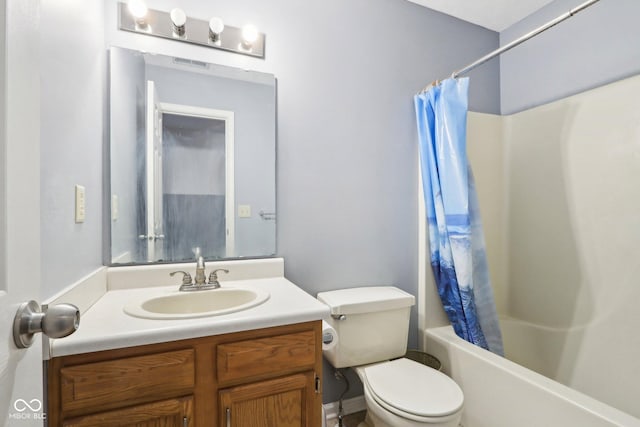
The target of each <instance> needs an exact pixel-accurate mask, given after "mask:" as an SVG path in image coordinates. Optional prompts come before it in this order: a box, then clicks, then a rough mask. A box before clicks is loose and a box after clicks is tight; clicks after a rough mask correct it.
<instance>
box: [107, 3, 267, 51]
mask: <svg viewBox="0 0 640 427" xmlns="http://www.w3.org/2000/svg"><path fill="white" fill-rule="evenodd" d="M118 15H119V17H120V21H119V28H120V29H121V30H123V31H130V32H133V33H137V34H144V35H147V36H154V37H161V38H164V39H169V40H175V41H180V42H186V43H192V44H196V45H200V46H207V47H211V48H213V49H221V50H226V51H228V52H234V53H239V54H242V55H248V56H253V57H256V58H264V51H265V35H264V33H258V36H257V38H256V40H255V41H254V42H253V43H251V45H247V43H246V42H244V43H243V39H242V29H241V28H237V27H232V26H230V25H226V24H225V25H224V30H223V31H222V33H220V35H219V37H218V39H217V40H216V41H215V42H214V41H212V40H211V38H210V37H209V21H208V20H207V21H205V20H202V19H195V18H189V17H187V22H186V23H185V25H184V34H183V35H177V34H176V33H175V31H174V27H173V22H172V21H171V17H170V15H169V12H163V11H161V10H154V9H149V10H148V11H147V15H146V17H145V18H144V25H140V24H138V23H136V19H135V18H134V17H133V16H132V15H131V13H130V12H129V10H128V8H127V5H126V4H125V3H118Z"/></svg>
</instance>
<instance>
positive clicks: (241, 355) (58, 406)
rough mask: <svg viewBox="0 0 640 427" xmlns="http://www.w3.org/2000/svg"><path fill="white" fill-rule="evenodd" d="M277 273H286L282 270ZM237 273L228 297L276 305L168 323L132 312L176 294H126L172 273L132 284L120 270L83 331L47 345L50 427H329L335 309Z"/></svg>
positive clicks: (159, 290) (168, 289)
mask: <svg viewBox="0 0 640 427" xmlns="http://www.w3.org/2000/svg"><path fill="white" fill-rule="evenodd" d="M236 262H237V261H236ZM268 262H269V263H271V264H273V263H276V268H275V269H276V270H281V268H280V266H279V265H277V263H281V260H270V261H268ZM227 264H229V263H227ZM231 265H232V267H229V269H230V271H231V273H230V275H229V276H231V279H232V280H229V281H223V282H222V289H224V288H226V289H234V288H235V289H238V288H243V289H248V288H255V289H259V290H260V292H266V293H268V294H269V298H268V299H267V300H266V301H265V302H263V303H261V304H260V305H258V306H254V307H250V308H248V309H245V310H242V311H237V312H232V313H228V314H224V315H219V316H205V317H197V316H196V317H194V318H180V319H161V320H158V319H150V318H143V317H135V316H131V315H130V314H127V313H126V312H125V310H124V309H123V307H124V306H126V305H127V304H131V302H132V301H137V300H144V299H149V298H156V297H157V295H159V294H163V295H168V296H170V295H174V294H176V293H177V292H178V291H177V287H176V286H163V287H150V286H143V287H138V288H132V287H130V283H125V282H128V280H129V279H133V281H134V282H136V283H138V284H140V283H141V282H145V280H147V281H149V282H157V281H158V280H159V278H162V277H164V276H165V275H166V272H164V271H163V270H164V269H169V268H170V267H169V266H155V267H153V268H152V271H147V272H146V273H145V270H144V269H145V268H147V267H132V270H131V274H129V275H128V279H126V280H123V279H122V277H119V276H120V275H122V274H123V272H124V273H125V275H126V273H127V271H126V268H127V267H124V268H118V269H117V274H114V275H113V277H111V278H110V279H108V280H107V281H108V282H109V286H108V288H109V289H108V290H107V292H105V294H104V295H102V296H101V297H100V298H99V299H98V300H97V301H96V302H95V303H94V304H93V305H92V306H91V308H90V309H88V310H86V312H85V313H83V316H82V320H81V324H80V329H79V330H78V331H77V332H76V333H75V334H73V335H71V336H69V337H67V338H65V339H61V340H52V341H50V343H49V359H48V360H47V361H46V366H47V369H46V376H47V377H46V381H47V395H48V399H47V419H48V423H49V426H50V427H57V426H65V427H71V426H74V427H76V426H77V427H80V426H82V427H85V426H133V425H135V426H139V427H152V426H153V427H173V426H175V427H201V426H219V427H231V426H238V427H240V426H243V427H259V426H265V427H266V426H274V425H277V426H278V427H319V426H320V425H321V405H322V385H321V379H322V344H321V335H322V322H321V319H322V318H324V317H326V316H327V315H328V308H327V307H326V306H325V305H324V304H321V303H318V302H317V301H316V300H315V298H313V297H312V296H310V295H308V294H307V293H306V292H304V291H302V290H301V289H300V288H298V287H297V286H295V285H294V284H293V283H291V282H289V281H288V280H287V279H285V278H284V277H282V276H281V275H280V274H279V272H277V274H274V275H273V277H260V278H251V277H246V274H245V273H243V272H242V268H240V267H236V266H233V264H231ZM234 267H235V268H234ZM141 269H142V270H141ZM234 270H235V272H236V273H235V276H234ZM248 270H249V269H247V271H248ZM141 277H147V279H145V280H141ZM164 280H165V283H166V281H167V280H166V279H164ZM172 280H173V279H172ZM197 292H207V293H209V292H213V293H215V292H216V290H209V291H197Z"/></svg>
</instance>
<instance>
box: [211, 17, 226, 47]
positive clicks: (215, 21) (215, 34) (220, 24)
mask: <svg viewBox="0 0 640 427" xmlns="http://www.w3.org/2000/svg"><path fill="white" fill-rule="evenodd" d="M223 31H224V21H223V20H222V19H220V18H218V17H217V16H214V17H213V18H211V19H210V20H209V38H210V39H211V41H212V42H217V41H218V40H219V39H220V34H222V32H223Z"/></svg>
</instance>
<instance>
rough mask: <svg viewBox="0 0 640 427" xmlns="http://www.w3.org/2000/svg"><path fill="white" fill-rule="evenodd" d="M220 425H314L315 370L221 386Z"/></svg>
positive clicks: (285, 426) (257, 426)
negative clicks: (237, 384) (234, 385)
mask: <svg viewBox="0 0 640 427" xmlns="http://www.w3.org/2000/svg"><path fill="white" fill-rule="evenodd" d="M219 396H220V424H219V426H220V427H315V426H317V425H318V423H316V422H315V421H314V418H316V416H315V411H314V402H315V400H316V398H315V374H314V372H303V373H300V374H294V375H289V376H286V377H282V378H276V379H273V380H268V381H261V382H257V383H253V384H247V385H242V386H237V387H233V388H229V389H226V390H221V391H220V392H219Z"/></svg>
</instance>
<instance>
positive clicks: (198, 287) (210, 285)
mask: <svg viewBox="0 0 640 427" xmlns="http://www.w3.org/2000/svg"><path fill="white" fill-rule="evenodd" d="M218 271H223V272H225V273H228V272H229V270H227V269H226V268H218V269H217V270H213V271H212V272H211V274H210V275H209V281H208V282H207V279H206V274H205V269H204V258H203V257H202V256H200V255H198V257H197V259H196V277H195V279H194V280H193V281H192V280H191V275H190V274H189V273H187V272H185V271H174V272H172V273H169V275H170V276H173V275H174V274H177V273H182V285H180V291H204V290H207V289H218V288H219V287H220V282H218Z"/></svg>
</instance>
